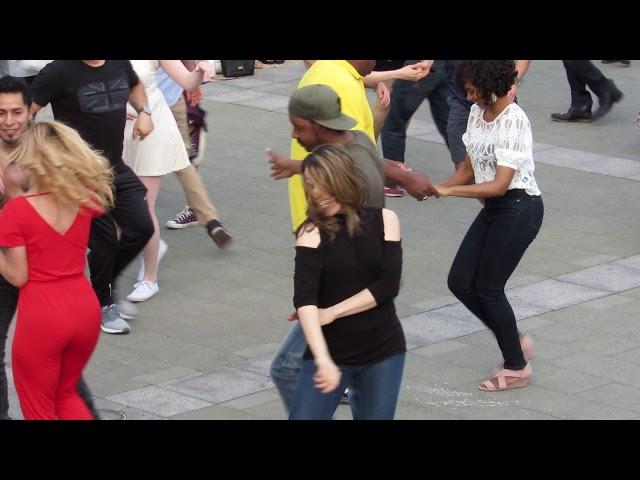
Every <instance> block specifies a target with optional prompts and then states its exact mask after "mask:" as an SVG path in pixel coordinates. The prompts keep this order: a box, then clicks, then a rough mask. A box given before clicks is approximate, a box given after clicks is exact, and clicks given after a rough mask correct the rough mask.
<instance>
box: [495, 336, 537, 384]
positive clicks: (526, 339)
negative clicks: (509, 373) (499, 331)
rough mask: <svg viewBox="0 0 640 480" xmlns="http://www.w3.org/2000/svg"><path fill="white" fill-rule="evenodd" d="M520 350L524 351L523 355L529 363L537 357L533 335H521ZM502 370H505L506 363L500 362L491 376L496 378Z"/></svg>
mask: <svg viewBox="0 0 640 480" xmlns="http://www.w3.org/2000/svg"><path fill="white" fill-rule="evenodd" d="M520 348H521V349H522V354H523V355H524V359H525V360H526V361H527V362H528V361H529V360H531V359H532V358H533V357H535V352H534V351H533V337H532V336H531V335H529V334H527V333H525V334H523V335H520ZM502 369H504V362H500V363H499V364H498V367H497V368H495V369H493V371H492V372H491V375H493V376H495V375H496V374H497V373H498V372H499V371H500V370H502Z"/></svg>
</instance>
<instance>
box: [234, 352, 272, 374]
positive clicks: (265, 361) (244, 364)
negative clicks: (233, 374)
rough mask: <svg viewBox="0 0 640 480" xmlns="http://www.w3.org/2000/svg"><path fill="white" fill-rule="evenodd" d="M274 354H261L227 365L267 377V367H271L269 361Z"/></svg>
mask: <svg viewBox="0 0 640 480" xmlns="http://www.w3.org/2000/svg"><path fill="white" fill-rule="evenodd" d="M274 356H275V354H269V355H263V356H261V357H255V358H250V359H248V360H242V361H240V362H233V363H230V364H229V366H230V367H233V368H237V369H239V370H244V371H246V372H252V373H257V374H259V375H263V376H265V377H269V369H270V368H271V362H272V361H273V357H274Z"/></svg>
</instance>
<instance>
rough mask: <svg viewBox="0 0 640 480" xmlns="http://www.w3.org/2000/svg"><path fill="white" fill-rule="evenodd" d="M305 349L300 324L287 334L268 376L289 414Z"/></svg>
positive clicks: (304, 340) (296, 323)
mask: <svg viewBox="0 0 640 480" xmlns="http://www.w3.org/2000/svg"><path fill="white" fill-rule="evenodd" d="M306 349H307V340H306V339H305V337H304V332H303V331H302V327H301V326H300V322H295V325H294V326H293V328H292V329H291V331H290V332H289V336H288V337H287V339H286V340H285V341H284V343H283V344H282V347H280V350H278V353H276V356H275V358H274V359H273V362H271V369H270V372H269V373H270V375H271V380H272V381H273V383H275V385H276V387H277V388H278V392H279V393H280V397H282V402H283V403H284V407H285V408H286V410H287V413H289V412H291V405H292V404H293V394H294V393H295V391H296V384H297V383H298V377H299V376H300V370H301V369H302V356H303V355H304V352H305V350H306Z"/></svg>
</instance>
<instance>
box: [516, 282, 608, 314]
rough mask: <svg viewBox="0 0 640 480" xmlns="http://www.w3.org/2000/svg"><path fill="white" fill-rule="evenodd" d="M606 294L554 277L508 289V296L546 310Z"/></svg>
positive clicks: (605, 293)
mask: <svg viewBox="0 0 640 480" xmlns="http://www.w3.org/2000/svg"><path fill="white" fill-rule="evenodd" d="M607 294H608V292H606V291H603V290H598V289H595V288H590V287H585V286H582V285H574V284H571V283H567V282H560V281H558V280H554V279H549V280H543V281H541V282H537V283H533V284H530V285H526V286H524V287H517V288H513V289H511V290H510V291H509V297H510V298H514V299H518V300H522V301H523V302H525V303H529V304H532V305H537V306H541V307H545V308H547V309H548V310H556V309H558V308H563V307H568V306H570V305H575V304H577V303H582V302H585V301H587V300H592V299H594V298H598V297H602V296H605V295H607Z"/></svg>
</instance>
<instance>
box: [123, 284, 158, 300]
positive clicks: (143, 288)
mask: <svg viewBox="0 0 640 480" xmlns="http://www.w3.org/2000/svg"><path fill="white" fill-rule="evenodd" d="M159 291H160V287H158V282H145V281H142V282H138V283H136V284H135V285H134V286H133V292H131V293H130V294H129V296H128V297H127V300H129V301H130V302H146V301H147V300H149V299H150V298H151V297H153V296H154V295H155V294H156V293H158V292H159Z"/></svg>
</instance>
